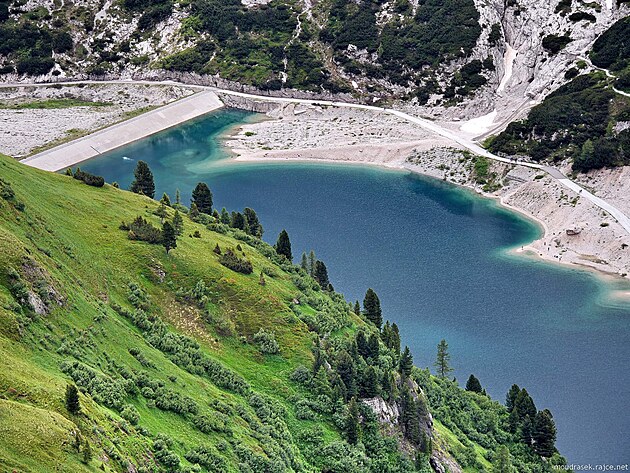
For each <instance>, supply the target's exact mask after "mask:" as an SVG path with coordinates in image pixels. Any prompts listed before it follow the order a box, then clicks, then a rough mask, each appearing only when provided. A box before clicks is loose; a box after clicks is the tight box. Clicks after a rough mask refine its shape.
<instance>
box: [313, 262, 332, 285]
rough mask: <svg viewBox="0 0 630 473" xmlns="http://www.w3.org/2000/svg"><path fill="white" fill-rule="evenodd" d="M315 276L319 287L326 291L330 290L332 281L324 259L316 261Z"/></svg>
mask: <svg viewBox="0 0 630 473" xmlns="http://www.w3.org/2000/svg"><path fill="white" fill-rule="evenodd" d="M313 278H315V281H317V284H319V287H321V288H322V289H324V290H325V291H326V290H328V288H329V286H330V281H329V280H328V269H327V268H326V265H325V264H324V262H323V261H320V260H317V261H315V272H314V273H313Z"/></svg>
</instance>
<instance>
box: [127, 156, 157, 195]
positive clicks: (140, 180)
mask: <svg viewBox="0 0 630 473" xmlns="http://www.w3.org/2000/svg"><path fill="white" fill-rule="evenodd" d="M134 177H135V179H134V181H133V182H132V183H131V189H130V190H131V192H135V193H136V194H143V195H146V196H147V197H150V198H151V199H153V197H154V196H155V181H154V180H153V173H152V172H151V169H149V165H148V164H147V163H145V162H144V161H138V164H137V165H136V170H135V171H134Z"/></svg>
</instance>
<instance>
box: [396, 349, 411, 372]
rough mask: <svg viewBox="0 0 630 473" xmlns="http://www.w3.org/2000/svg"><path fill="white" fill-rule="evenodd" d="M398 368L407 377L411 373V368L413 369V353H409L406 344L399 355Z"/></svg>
mask: <svg viewBox="0 0 630 473" xmlns="http://www.w3.org/2000/svg"><path fill="white" fill-rule="evenodd" d="M398 369H399V371H400V374H401V375H402V376H403V377H405V378H408V377H409V376H410V375H411V370H412V369H413V355H412V354H411V351H410V350H409V347H408V346H405V349H404V350H403V352H402V355H401V356H400V362H399V363H398Z"/></svg>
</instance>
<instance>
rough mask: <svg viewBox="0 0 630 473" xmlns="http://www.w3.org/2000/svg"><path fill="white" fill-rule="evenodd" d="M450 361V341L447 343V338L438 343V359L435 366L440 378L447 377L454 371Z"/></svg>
mask: <svg viewBox="0 0 630 473" xmlns="http://www.w3.org/2000/svg"><path fill="white" fill-rule="evenodd" d="M450 361H451V355H450V354H449V352H448V343H446V340H441V341H440V343H439V344H438V351H437V360H436V361H435V367H436V368H437V372H438V375H439V376H440V378H446V376H448V374H449V373H450V372H452V371H453V368H451V365H450Z"/></svg>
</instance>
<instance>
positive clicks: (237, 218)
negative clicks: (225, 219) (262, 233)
mask: <svg viewBox="0 0 630 473" xmlns="http://www.w3.org/2000/svg"><path fill="white" fill-rule="evenodd" d="M230 226H231V227H232V228H238V229H239V230H243V231H245V217H244V215H243V214H242V213H240V212H232V217H231V219H230Z"/></svg>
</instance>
